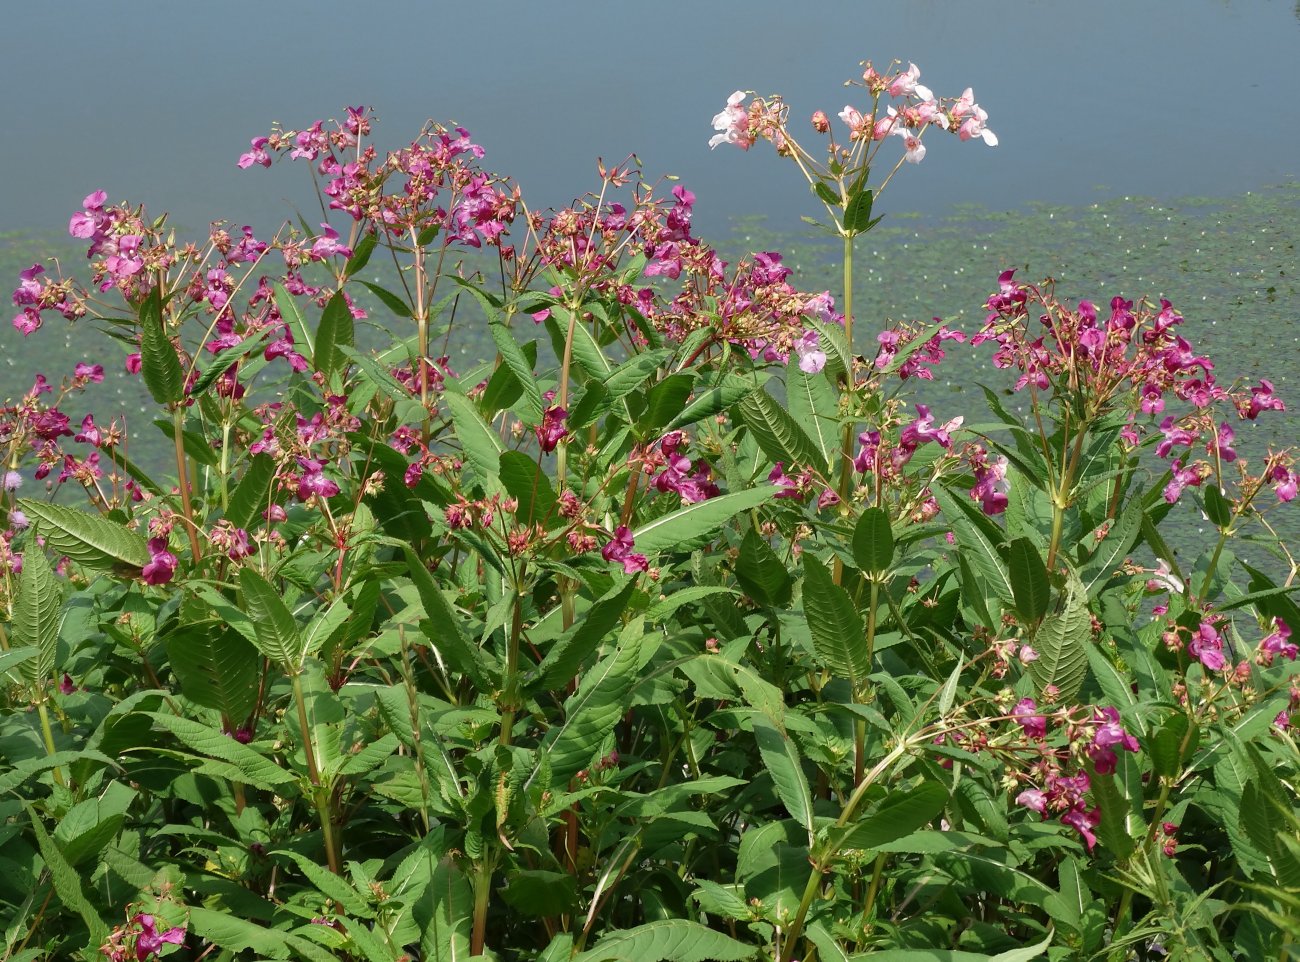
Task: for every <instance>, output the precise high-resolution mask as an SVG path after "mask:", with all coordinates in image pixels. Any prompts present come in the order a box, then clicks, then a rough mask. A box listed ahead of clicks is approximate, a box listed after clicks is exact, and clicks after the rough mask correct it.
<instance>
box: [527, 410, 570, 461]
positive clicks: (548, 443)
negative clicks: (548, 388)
mask: <svg viewBox="0 0 1300 962" xmlns="http://www.w3.org/2000/svg"><path fill="white" fill-rule="evenodd" d="M568 416H569V412H568V411H566V410H565V409H564V408H562V407H560V406H559V405H555V406H553V407H548V408H547V409H546V410H545V412H543V414H542V423H541V424H539V425H538V426H537V427H536V428H534V431H535V432H536V433H537V441H538V443H539V444H540V445H541V446H542V450H543V451H545V452H547V453H548V454H549V453H550V452H551V451H554V450H555V447H556V445H558V444H559V443H560V442H561V441H563V440H564V437H565V435H567V434H568V433H569V429H568V428H566V427H565V426H564V422H565V419H567V418H568Z"/></svg>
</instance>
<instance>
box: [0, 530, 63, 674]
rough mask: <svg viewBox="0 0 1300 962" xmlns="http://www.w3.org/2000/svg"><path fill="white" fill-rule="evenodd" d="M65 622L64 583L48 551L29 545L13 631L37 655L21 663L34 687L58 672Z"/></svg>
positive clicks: (19, 582) (21, 642) (14, 615)
mask: <svg viewBox="0 0 1300 962" xmlns="http://www.w3.org/2000/svg"><path fill="white" fill-rule="evenodd" d="M62 623H63V583H62V582H61V581H59V580H58V579H57V578H55V577H54V572H53V571H52V570H51V569H50V562H49V560H48V559H47V558H46V557H45V552H44V551H42V550H41V549H40V548H37V547H35V546H33V547H31V548H28V549H27V550H26V551H24V552H23V570H22V573H21V574H20V575H19V576H18V596H17V598H15V599H14V605H13V621H12V623H11V624H10V629H9V630H10V631H11V632H12V636H13V641H14V643H15V644H16V645H18V646H20V647H29V648H31V649H32V651H34V652H35V655H36V657H34V658H30V659H27V660H25V661H21V662H20V665H19V667H20V668H21V669H22V674H23V677H24V678H26V679H27V684H28V685H30V686H31V687H32V688H33V689H35V688H36V687H37V686H38V685H43V684H44V683H45V682H48V681H49V680H50V678H51V677H52V676H53V675H54V659H55V654H56V653H57V651H58V647H59V627H60V625H61V624H62Z"/></svg>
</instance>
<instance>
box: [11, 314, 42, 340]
mask: <svg viewBox="0 0 1300 962" xmlns="http://www.w3.org/2000/svg"><path fill="white" fill-rule="evenodd" d="M40 329H41V312H40V311H38V310H37V309H36V308H34V307H24V308H23V310H22V313H21V314H16V315H14V330H16V331H19V332H20V333H21V334H22V335H23V336H24V337H26V336H27V335H28V334H33V333H35V332H36V331H39V330H40Z"/></svg>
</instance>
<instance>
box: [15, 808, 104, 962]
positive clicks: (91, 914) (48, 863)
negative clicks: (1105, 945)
mask: <svg viewBox="0 0 1300 962" xmlns="http://www.w3.org/2000/svg"><path fill="white" fill-rule="evenodd" d="M23 807H24V808H26V809H27V816H28V818H30V819H31V822H32V831H33V832H34V833H35V834H36V845H37V847H38V848H39V849H40V852H41V858H42V859H43V860H44V862H45V868H46V870H47V871H49V873H50V878H51V879H52V880H53V883H54V892H55V894H56V895H58V897H59V901H60V902H62V903H63V904H64V905H65V906H67V907H68V908H69V909H71V910H72V911H74V912H76V913H77V914H78V915H80V916H81V919H82V921H83V922H84V923H85V924H86V928H87V930H88V931H89V933H90V939H89V941H88V943H87V945H86V949H85V954H86V955H87V956H89V955H90V953H94V952H97V951H98V949H99V947H100V946H101V945H103V944H104V942H105V941H106V940H107V939H108V926H107V925H105V924H104V920H103V919H102V918H100V917H99V913H98V912H96V911H95V909H94V906H92V905H91V904H90V900H89V899H87V898H86V893H85V890H84V889H82V887H81V876H80V874H79V873H78V872H77V870H76V869H74V868H73V867H72V866H71V865H69V864H68V860H67V859H65V858H64V857H63V853H62V852H61V851H59V847H58V846H57V845H56V844H55V843H54V839H52V838H50V835H49V832H47V831H46V830H45V826H44V825H43V824H42V823H41V819H40V816H39V815H37V814H36V809H34V808H32V807H31V806H30V805H26V804H25V805H24V806H23Z"/></svg>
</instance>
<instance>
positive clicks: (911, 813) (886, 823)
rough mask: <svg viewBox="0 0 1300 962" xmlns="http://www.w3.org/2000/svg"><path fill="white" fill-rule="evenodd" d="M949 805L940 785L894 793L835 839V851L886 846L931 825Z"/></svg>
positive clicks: (934, 783) (932, 784)
mask: <svg viewBox="0 0 1300 962" xmlns="http://www.w3.org/2000/svg"><path fill="white" fill-rule="evenodd" d="M947 804H948V790H947V789H946V788H944V787H943V786H942V785H940V784H939V783H937V782H922V783H921V784H920V785H918V786H916V788H913V789H910V790H908V791H905V792H898V791H895V792H893V793H892V794H890V795H887V796H886V797H885V800H884V801H883V802H881V803H880V804H879V805H878V806H876V808H875V809H874V810H873V811H871V812H869V813H868V814H867V815H865V816H864V817H863V818H861V819H860V820H859V821H858V822H856V823H855V824H853V825H849V826H847V827H846V828H845V829H844V830H843V833H842V834H840V835H838V836H836V837H833V843H834V845H835V849H836V851H840V850H843V849H865V850H872V849H876V848H879V847H880V846H881V845H887V844H888V843H890V842H893V841H896V840H897V839H900V838H903V837H904V836H907V835H911V834H912V833H913V832H915V831H916V830H917V829H919V828H922V827H923V826H925V825H926V824H928V823H929V822H930V821H932V820H933V819H934V818H935V817H936V816H937V815H938V814H939V813H940V812H942V811H943V808H944V806H945V805H947Z"/></svg>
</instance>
